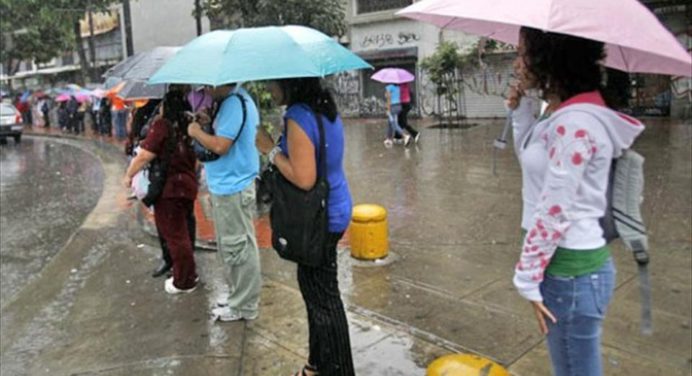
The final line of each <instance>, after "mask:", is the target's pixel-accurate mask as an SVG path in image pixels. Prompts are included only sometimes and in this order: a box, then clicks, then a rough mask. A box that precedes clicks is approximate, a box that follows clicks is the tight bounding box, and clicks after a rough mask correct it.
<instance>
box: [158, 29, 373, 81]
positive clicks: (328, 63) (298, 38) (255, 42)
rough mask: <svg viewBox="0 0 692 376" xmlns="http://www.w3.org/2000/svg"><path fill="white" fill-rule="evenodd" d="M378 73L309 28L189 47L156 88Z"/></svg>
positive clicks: (222, 35)
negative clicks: (356, 71) (365, 70)
mask: <svg viewBox="0 0 692 376" xmlns="http://www.w3.org/2000/svg"><path fill="white" fill-rule="evenodd" d="M362 68H372V66H371V65H370V64H368V63H366V62H365V61H364V60H363V59H361V58H360V57H358V56H357V55H356V54H354V53H353V52H351V51H349V50H348V49H346V48H345V47H343V46H342V45H340V44H339V43H338V42H336V41H335V40H334V39H332V38H330V37H328V36H326V35H325V34H322V33H321V32H319V31H317V30H314V29H311V28H308V27H304V26H281V27H279V26H267V27H257V28H245V29H237V30H233V31H228V30H219V31H213V32H211V33H207V34H204V35H202V36H200V37H197V38H196V39H194V40H192V41H191V42H190V43H188V44H187V45H185V46H184V47H183V48H182V49H181V50H180V51H179V52H178V53H177V54H176V55H175V56H173V57H172V58H170V59H169V60H168V61H167V62H166V64H164V65H163V66H162V67H161V69H159V70H158V71H157V72H156V73H155V74H154V75H153V76H152V77H151V78H150V79H149V83H150V84H161V83H177V84H205V85H211V86H220V85H223V84H228V83H234V82H246V81H258V80H269V79H280V78H293V77H324V76H327V75H330V74H334V73H338V72H343V71H348V70H352V69H362Z"/></svg>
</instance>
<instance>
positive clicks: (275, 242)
mask: <svg viewBox="0 0 692 376" xmlns="http://www.w3.org/2000/svg"><path fill="white" fill-rule="evenodd" d="M313 115H314V116H315V118H316V119H317V125H318V127H319V132H320V149H319V150H320V151H319V154H318V158H319V159H320V169H319V170H318V174H317V181H316V183H315V186H314V187H312V189H311V190H309V191H305V190H303V189H300V188H298V187H296V186H295V185H293V183H291V182H289V181H288V180H286V178H284V176H283V175H282V174H281V172H280V171H279V170H278V169H277V168H276V166H273V165H270V166H269V168H267V169H266V170H265V171H264V172H263V173H262V179H261V180H262V182H261V185H263V186H264V187H265V189H266V190H267V192H268V194H269V196H270V197H269V198H270V200H271V203H272V204H271V209H270V211H269V219H270V222H271V229H272V247H273V248H274V249H275V250H276V252H277V253H278V254H279V256H280V257H281V258H283V259H286V260H289V261H293V262H296V263H298V264H302V265H307V266H312V267H317V266H321V265H323V264H324V260H325V254H324V252H325V248H324V247H325V244H326V240H327V233H328V223H329V219H328V216H327V207H328V206H327V199H328V197H329V182H328V181H327V153H326V146H325V137H324V125H323V124H322V116H321V115H319V114H318V113H315V112H313Z"/></svg>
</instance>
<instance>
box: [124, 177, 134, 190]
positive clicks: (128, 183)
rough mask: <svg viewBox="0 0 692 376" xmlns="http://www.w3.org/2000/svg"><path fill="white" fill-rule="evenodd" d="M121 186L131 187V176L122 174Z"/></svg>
mask: <svg viewBox="0 0 692 376" xmlns="http://www.w3.org/2000/svg"><path fill="white" fill-rule="evenodd" d="M123 186H124V187H125V188H131V187H132V178H131V177H129V176H128V175H127V174H125V176H123Z"/></svg>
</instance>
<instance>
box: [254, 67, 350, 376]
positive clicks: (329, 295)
mask: <svg viewBox="0 0 692 376" xmlns="http://www.w3.org/2000/svg"><path fill="white" fill-rule="evenodd" d="M268 89H269V91H270V93H271V95H272V98H273V100H274V102H275V103H276V104H278V105H286V106H287V109H286V113H285V115H284V129H283V133H282V135H281V139H280V141H279V144H278V145H276V144H275V143H274V140H273V139H272V138H271V136H270V135H269V134H268V133H267V132H266V130H264V129H262V131H260V132H259V133H258V135H257V148H258V149H259V150H260V152H262V154H266V155H268V156H269V160H270V162H271V163H272V164H274V166H276V168H277V169H278V170H279V172H280V173H281V174H282V175H283V176H284V178H286V179H287V180H288V181H289V182H291V183H292V184H293V185H295V186H297V187H298V188H300V189H303V190H310V189H312V188H313V186H314V185H315V183H316V182H317V175H318V166H320V165H321V162H320V161H321V160H323V159H321V158H326V168H327V171H325V172H322V173H324V174H325V175H326V176H327V181H328V182H329V196H328V198H327V202H328V209H327V213H328V220H329V224H328V229H327V231H328V234H327V237H326V238H327V240H326V244H325V246H324V253H325V255H326V262H325V264H324V265H323V266H319V267H312V266H306V265H302V264H299V265H298V285H299V286H300V292H301V294H302V296H303V300H304V301H305V307H306V308H307V315H308V326H309V338H310V340H309V341H310V345H309V346H310V352H309V357H308V360H307V363H306V365H305V366H304V367H303V369H302V370H301V371H300V372H298V373H296V375H298V376H313V375H318V374H319V375H330V376H352V375H354V367H353V357H352V354H351V343H350V338H349V332H348V321H347V319H346V313H345V311H344V306H343V302H342V301H341V293H340V291H339V283H338V281H337V264H336V263H337V251H336V247H337V244H338V242H339V240H340V239H341V237H342V236H343V233H344V231H346V228H347V227H348V225H349V222H350V220H351V206H352V199H351V193H350V191H349V187H348V181H347V180H346V175H345V172H344V166H343V158H344V150H345V145H344V142H345V137H344V126H343V123H342V122H341V117H340V116H339V114H338V111H337V108H336V104H335V103H334V99H333V97H332V95H331V94H330V93H329V91H327V90H326V89H323V87H322V85H321V83H320V80H319V78H315V77H311V78H297V79H286V80H279V81H272V82H270V83H269V85H268ZM317 116H320V117H321V120H322V123H323V127H324V137H325V139H326V140H325V141H326V142H325V144H326V145H327V147H326V153H327V155H319V149H320V132H319V126H318V123H317Z"/></svg>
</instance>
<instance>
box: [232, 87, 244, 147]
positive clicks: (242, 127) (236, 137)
mask: <svg viewBox="0 0 692 376" xmlns="http://www.w3.org/2000/svg"><path fill="white" fill-rule="evenodd" d="M231 96H236V97H238V100H240V106H241V107H242V109H243V121H242V123H240V129H239V130H238V134H237V135H236V136H235V141H238V139H239V138H240V134H241V133H243V129H244V128H245V120H247V105H246V104H245V98H243V96H242V95H240V94H239V93H233V94H231Z"/></svg>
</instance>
